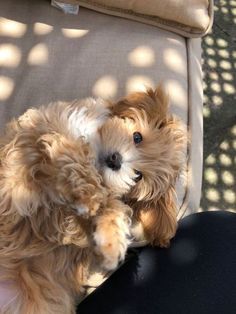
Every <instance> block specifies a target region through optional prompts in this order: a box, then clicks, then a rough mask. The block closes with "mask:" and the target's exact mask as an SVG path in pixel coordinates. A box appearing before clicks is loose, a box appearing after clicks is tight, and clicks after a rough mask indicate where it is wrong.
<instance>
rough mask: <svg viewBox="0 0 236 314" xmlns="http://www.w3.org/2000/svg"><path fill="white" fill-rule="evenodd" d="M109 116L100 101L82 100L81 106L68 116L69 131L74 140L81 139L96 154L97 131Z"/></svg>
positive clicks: (98, 142)
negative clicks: (88, 144)
mask: <svg viewBox="0 0 236 314" xmlns="http://www.w3.org/2000/svg"><path fill="white" fill-rule="evenodd" d="M109 114H110V111H109V109H108V108H107V106H106V103H105V102H104V101H103V100H102V99H93V98H87V99H84V100H83V106H78V108H76V109H75V110H74V111H72V113H71V114H70V116H69V119H68V128H69V131H70V133H71V134H72V135H73V136H74V137H76V138H79V137H83V138H84V139H85V141H86V142H88V143H90V145H91V146H92V147H93V149H94V150H95V151H97V153H98V151H99V146H100V137H99V134H98V130H99V129H100V128H101V127H102V125H103V124H104V123H105V121H106V120H107V119H108V117H109Z"/></svg>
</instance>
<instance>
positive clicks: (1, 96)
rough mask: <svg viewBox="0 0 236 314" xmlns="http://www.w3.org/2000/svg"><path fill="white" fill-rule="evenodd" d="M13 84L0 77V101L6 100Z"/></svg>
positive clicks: (10, 80)
mask: <svg viewBox="0 0 236 314" xmlns="http://www.w3.org/2000/svg"><path fill="white" fill-rule="evenodd" d="M13 88H14V82H13V80H12V79H10V78H9V77H6V76H0V100H6V99H8V98H9V97H10V96H11V94H12V91H13Z"/></svg>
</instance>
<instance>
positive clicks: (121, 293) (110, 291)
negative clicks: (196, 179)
mask: <svg viewBox="0 0 236 314" xmlns="http://www.w3.org/2000/svg"><path fill="white" fill-rule="evenodd" d="M90 313H91V314H94V313H96V314H172V313H173V314H235V313H236V214H235V213H230V212H204V213H198V214H193V215H191V216H188V217H186V218H184V219H183V220H181V221H180V223H179V228H178V231H177V234H176V236H175V238H174V239H173V240H172V242H171V246H170V248H168V249H160V248H152V247H144V248H139V249H131V250H130V251H129V253H128V256H127V259H126V262H125V263H124V265H122V266H121V267H120V268H119V269H118V270H117V271H116V272H115V273H114V274H113V275H112V276H111V277H110V278H109V279H108V280H107V281H106V282H105V283H104V284H102V285H101V286H100V287H99V288H98V289H97V290H96V291H95V292H93V293H92V294H91V295H90V296H88V297H87V298H86V299H85V300H84V301H83V302H82V303H81V304H80V305H79V306H78V314H90Z"/></svg>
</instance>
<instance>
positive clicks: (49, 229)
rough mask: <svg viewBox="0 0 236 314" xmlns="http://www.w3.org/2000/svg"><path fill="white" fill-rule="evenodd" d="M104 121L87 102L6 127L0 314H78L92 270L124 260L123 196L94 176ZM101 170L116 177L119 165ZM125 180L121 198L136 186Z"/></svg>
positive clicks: (0, 162) (33, 113) (101, 111)
mask: <svg viewBox="0 0 236 314" xmlns="http://www.w3.org/2000/svg"><path fill="white" fill-rule="evenodd" d="M109 116H110V110H109V109H108V108H107V104H106V103H105V102H103V101H102V100H99V99H97V100H94V99H92V98H89V99H85V100H83V101H80V102H78V101H76V102H73V103H69V104H68V103H54V104H51V105H49V106H47V107H41V108H39V109H30V110H28V111H27V112H26V113H25V114H24V115H22V116H21V117H20V118H19V119H18V120H13V121H12V122H11V123H10V124H9V125H8V126H7V128H6V132H5V135H4V136H3V137H2V138H1V139H0V234H1V236H0V276H1V278H0V281H1V283H0V292H1V298H0V301H1V303H2V304H0V309H1V310H0V311H1V313H11V314H13V313H14V314H23V313H24V314H36V313H37V314H52V313H54V314H55V313H61V314H62V313H63V314H67V313H68V314H69V313H75V304H76V299H77V297H78V295H81V294H82V293H83V285H85V284H86V283H87V278H88V274H90V273H91V271H92V269H93V266H94V264H95V263H100V265H101V267H103V268H105V269H114V268H115V267H116V266H117V264H118V262H119V261H120V260H122V259H123V258H124V256H125V252H126V249H127V246H128V244H129V239H128V236H129V226H130V208H129V207H128V206H127V205H125V204H124V203H123V202H121V201H120V200H119V199H120V198H121V196H123V194H124V189H123V188H122V187H121V186H118V185H117V186H116V184H113V185H112V186H109V182H110V181H109V180H106V181H105V180H103V177H102V176H101V175H100V174H99V172H98V169H100V161H101V156H103V153H102V148H103V146H104V145H103V143H102V138H101V136H100V133H99V130H100V129H101V128H102V127H103V125H105V124H106V121H107V120H109ZM111 127H112V126H111ZM106 132H110V133H112V132H114V129H113V128H112V129H110V127H109V126H107V127H106ZM104 165H106V166H104ZM105 167H107V168H108V167H109V169H113V170H114V171H115V170H117V169H118V167H119V159H118V158H116V156H115V155H114V154H106V156H104V164H103V169H104V168H105ZM113 170H112V171H113ZM129 175H130V180H131V181H130V182H127V184H128V186H129V188H128V186H127V187H126V191H128V190H129V189H130V187H131V186H133V185H135V184H136V182H135V178H136V176H137V175H136V174H135V173H134V172H133V179H132V178H131V177H132V175H131V174H129Z"/></svg>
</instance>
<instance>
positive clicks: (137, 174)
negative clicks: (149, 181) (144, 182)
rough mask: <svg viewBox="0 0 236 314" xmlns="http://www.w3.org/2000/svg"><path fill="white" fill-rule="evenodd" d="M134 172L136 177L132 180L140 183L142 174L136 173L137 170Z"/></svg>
mask: <svg viewBox="0 0 236 314" xmlns="http://www.w3.org/2000/svg"><path fill="white" fill-rule="evenodd" d="M134 172H135V174H136V177H135V178H134V181H135V182H138V181H140V180H141V179H142V177H143V174H142V172H141V171H138V170H136V169H135V170H134Z"/></svg>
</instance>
